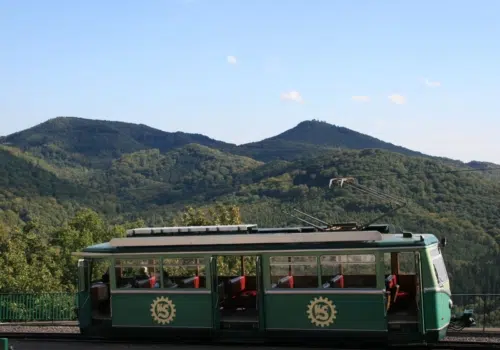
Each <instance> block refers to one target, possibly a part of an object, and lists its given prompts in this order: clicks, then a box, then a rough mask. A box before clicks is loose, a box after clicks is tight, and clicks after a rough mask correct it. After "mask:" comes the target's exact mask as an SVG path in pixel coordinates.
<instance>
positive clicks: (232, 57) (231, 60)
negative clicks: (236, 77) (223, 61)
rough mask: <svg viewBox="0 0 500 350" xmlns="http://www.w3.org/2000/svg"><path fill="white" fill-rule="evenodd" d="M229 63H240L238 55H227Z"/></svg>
mask: <svg viewBox="0 0 500 350" xmlns="http://www.w3.org/2000/svg"><path fill="white" fill-rule="evenodd" d="M227 63H229V64H236V63H238V61H237V60H236V57H234V56H227Z"/></svg>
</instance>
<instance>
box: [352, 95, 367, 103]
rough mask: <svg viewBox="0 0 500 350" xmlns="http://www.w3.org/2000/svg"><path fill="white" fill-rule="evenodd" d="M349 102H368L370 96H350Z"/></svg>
mask: <svg viewBox="0 0 500 350" xmlns="http://www.w3.org/2000/svg"><path fill="white" fill-rule="evenodd" d="M351 100H353V101H356V102H369V101H370V96H351Z"/></svg>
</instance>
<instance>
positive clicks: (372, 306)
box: [263, 253, 387, 340]
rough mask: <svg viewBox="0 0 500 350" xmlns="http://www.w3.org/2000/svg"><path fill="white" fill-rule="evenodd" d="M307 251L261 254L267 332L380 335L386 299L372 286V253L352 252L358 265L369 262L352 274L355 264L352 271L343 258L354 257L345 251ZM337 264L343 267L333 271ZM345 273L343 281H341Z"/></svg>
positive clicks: (382, 336)
mask: <svg viewBox="0 0 500 350" xmlns="http://www.w3.org/2000/svg"><path fill="white" fill-rule="evenodd" d="M308 255H309V256H305V255H304V254H302V255H300V256H293V257H288V256H266V257H265V258H264V259H263V262H264V266H263V268H264V272H265V273H264V279H266V280H267V281H265V283H264V286H265V291H264V305H265V314H264V317H265V325H266V327H265V328H266V333H268V336H271V337H273V336H286V337H290V336H293V337H299V338H303V337H307V336H311V337H314V338H318V337H326V338H332V337H336V336H339V337H342V338H343V339H346V338H349V337H352V338H355V339H357V340H359V339H361V338H360V337H363V336H366V337H367V339H368V338H369V339H377V338H380V339H385V338H386V337H387V319H386V313H385V309H386V299H385V295H384V291H383V290H381V289H377V288H376V284H377V283H376V260H375V257H374V255H373V254H367V255H370V256H363V254H358V255H357V256H356V259H358V260H361V264H364V265H370V266H365V269H364V273H366V275H365V274H364V275H361V274H358V275H356V274H354V273H352V271H354V270H358V271H359V269H360V267H359V266H357V267H355V268H354V270H353V269H352V266H351V270H350V271H351V272H350V271H349V269H350V267H348V266H347V265H348V264H349V263H348V262H347V261H354V260H352V258H348V257H347V256H346V255H345V253H343V254H337V255H335V256H333V255H331V254H330V255H325V256H320V257H318V256H314V255H313V254H311V253H309V254H308ZM351 256H352V255H351ZM363 259H365V261H362V260H363ZM339 262H342V264H338V263H339ZM318 263H319V264H318ZM318 265H321V266H318ZM358 265H359V264H358ZM340 266H343V269H344V271H341V270H339V271H337V269H338V268H341V267H340ZM341 269H342V268H341ZM369 271H371V272H372V273H371V274H369V273H368V272H369ZM342 273H344V274H342ZM345 273H347V274H349V273H351V274H350V275H346V274H345ZM358 273H359V272H358ZM281 275H285V276H283V277H281ZM344 277H346V280H347V282H348V283H347V284H344ZM363 279H364V281H363ZM366 281H368V282H366ZM363 284H364V285H363Z"/></svg>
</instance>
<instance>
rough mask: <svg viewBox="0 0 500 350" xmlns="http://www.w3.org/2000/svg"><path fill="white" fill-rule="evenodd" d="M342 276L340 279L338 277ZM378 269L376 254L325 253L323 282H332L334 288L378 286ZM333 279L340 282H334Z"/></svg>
mask: <svg viewBox="0 0 500 350" xmlns="http://www.w3.org/2000/svg"><path fill="white" fill-rule="evenodd" d="M340 276H341V277H342V280H341V281H340V280H338V278H336V277H340ZM376 276H377V269H376V261H375V255H373V254H352V255H323V256H322V257H321V282H322V283H323V284H326V283H327V282H330V287H332V288H339V287H340V288H376V287H377V277H376ZM332 279H334V280H335V281H337V282H338V283H332Z"/></svg>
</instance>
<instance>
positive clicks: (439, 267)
mask: <svg viewBox="0 0 500 350" xmlns="http://www.w3.org/2000/svg"><path fill="white" fill-rule="evenodd" d="M432 264H433V265H434V271H435V273H436V278H437V280H438V283H439V284H443V283H445V282H447V281H448V272H447V271H446V266H445V264H444V260H443V256H442V255H441V254H439V255H438V256H437V257H435V258H433V259H432Z"/></svg>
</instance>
